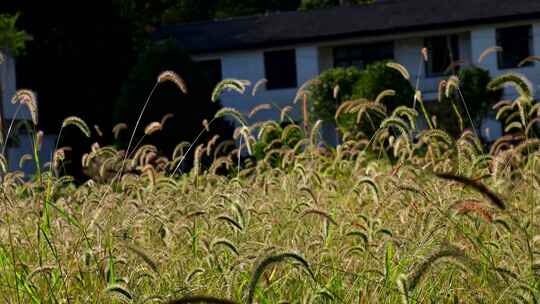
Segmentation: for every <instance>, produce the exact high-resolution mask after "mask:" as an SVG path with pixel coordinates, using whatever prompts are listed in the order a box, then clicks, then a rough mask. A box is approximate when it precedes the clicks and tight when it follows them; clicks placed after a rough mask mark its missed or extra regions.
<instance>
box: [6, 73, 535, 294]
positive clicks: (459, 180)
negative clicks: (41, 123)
mask: <svg viewBox="0 0 540 304" xmlns="http://www.w3.org/2000/svg"><path fill="white" fill-rule="evenodd" d="M387 68H388V70H389V72H394V71H398V72H399V73H400V74H401V75H403V76H404V77H405V78H407V77H408V72H407V71H406V70H405V69H404V68H403V67H402V66H400V65H399V64H396V63H389V64H387ZM165 83H172V84H175V85H176V86H177V87H178V88H179V91H180V92H179V93H181V92H186V90H187V88H186V83H185V82H184V81H183V80H182V79H181V78H180V77H179V76H178V75H176V74H175V73H174V72H171V71H166V72H163V73H161V74H160V75H159V78H158V79H157V82H156V83H155V84H156V86H157V87H156V89H157V90H160V89H161V88H162V86H163V85H165ZM249 85H250V84H249V82H247V81H241V80H232V79H229V80H224V81H223V82H221V83H220V84H219V85H218V86H217V87H216V89H215V90H214V92H213V95H212V100H214V101H215V100H217V99H218V98H219V96H220V94H221V93H222V92H223V91H224V90H231V91H236V92H238V93H243V94H251V93H252V92H249V91H248V89H249ZM463 85H464V84H463V83H462V82H461V80H460V79H459V78H458V77H456V76H452V77H450V78H449V79H448V80H447V81H445V82H443V83H442V85H441V86H440V89H441V93H440V95H441V96H445V97H446V98H450V97H452V96H459V94H457V95H456V94H452V92H453V91H455V90H460V88H461V87H462V86H463ZM502 86H510V87H511V88H513V89H514V90H515V92H517V98H516V99H515V100H511V101H502V102H499V103H497V104H496V105H495V107H494V108H495V109H496V110H497V111H498V113H497V117H498V118H500V119H501V121H502V122H503V124H504V126H505V131H506V132H507V133H508V135H506V136H504V137H502V138H500V139H499V140H498V141H497V142H495V143H494V145H493V146H492V147H491V149H490V150H489V151H488V150H486V148H484V147H483V146H482V145H481V144H480V143H479V139H478V137H477V136H476V135H475V134H474V132H473V131H470V130H461V134H460V136H459V137H457V138H453V137H451V136H450V135H448V134H447V133H446V132H445V131H444V130H442V129H437V128H435V126H434V124H430V126H429V127H428V128H427V129H425V130H418V129H417V128H416V126H415V123H416V118H417V117H418V116H420V115H426V118H427V119H431V118H430V117H429V114H428V113H426V110H425V107H424V106H423V101H422V98H421V93H420V92H416V94H415V96H416V97H415V100H416V101H417V103H418V106H420V108H421V109H423V110H422V111H421V112H420V114H419V113H418V112H417V111H416V109H414V108H411V107H407V106H400V107H397V108H396V109H395V110H394V111H392V112H389V111H387V108H386V106H385V98H387V97H389V96H392V95H393V94H394V93H393V91H391V90H384V91H383V92H381V93H380V94H379V96H377V98H375V100H365V99H359V100H351V101H347V102H344V103H343V104H342V105H341V106H340V107H339V109H338V110H337V113H336V117H337V118H338V119H339V116H340V115H355V116H356V117H357V119H358V120H359V121H361V120H364V119H368V117H378V118H379V120H380V123H379V125H378V128H377V131H376V132H375V133H374V134H373V136H371V137H361V136H360V137H358V135H355V136H354V137H348V136H349V135H348V134H345V135H344V138H343V143H342V144H341V145H339V146H337V147H336V148H333V147H328V146H325V145H324V142H322V141H321V139H320V134H319V128H320V126H321V122H320V121H317V122H315V123H311V122H310V121H309V119H308V117H304V122H303V123H301V125H297V124H295V123H294V120H293V119H292V118H291V117H289V114H288V113H289V112H290V109H291V108H290V107H287V108H284V109H280V111H281V121H267V122H255V123H251V122H250V118H249V117H250V116H251V115H253V114H254V113H255V112H257V111H274V108H273V107H271V106H269V105H259V106H258V107H257V108H255V109H253V111H252V112H251V113H249V114H248V113H239V112H238V111H236V110H234V109H230V108H225V109H222V110H220V111H218V112H217V113H216V115H215V117H216V118H221V117H224V116H227V117H230V118H232V119H233V120H235V121H236V122H237V125H238V126H239V127H238V128H237V129H236V131H235V139H236V140H237V142H236V143H240V146H237V145H236V144H235V141H228V142H227V141H225V142H222V143H220V144H217V138H215V137H214V138H212V139H210V140H209V141H202V140H200V137H198V138H195V139H194V140H193V141H192V142H183V143H180V144H179V145H178V146H177V147H176V149H174V152H173V153H172V155H171V154H165V155H164V154H160V150H159V147H156V146H153V145H140V144H137V142H138V139H139V136H136V137H134V136H133V134H137V133H136V132H135V131H136V130H138V129H144V136H146V137H152V136H154V135H156V134H158V133H159V132H161V131H162V129H164V128H166V127H167V125H166V124H165V123H164V121H165V120H167V117H164V119H163V120H162V121H161V122H152V123H150V124H148V125H147V126H146V127H145V128H143V127H142V126H141V125H140V123H139V122H140V121H139V120H137V121H136V124H135V125H132V126H130V128H128V126H127V125H125V124H120V125H117V126H115V128H114V129H113V132H114V134H115V136H120V134H122V132H125V134H126V135H127V136H128V137H129V138H130V141H129V143H128V146H127V148H126V149H125V150H117V149H116V148H114V147H111V146H103V147H102V146H100V145H99V143H96V144H94V145H92V149H91V151H89V152H88V154H85V155H84V157H83V158H82V160H81V162H82V164H83V167H85V168H86V170H87V173H88V174H89V175H91V176H92V177H93V178H92V179H91V180H89V181H88V182H86V183H84V184H83V185H79V186H77V185H75V184H74V183H73V180H72V178H71V177H70V176H61V175H59V172H61V168H62V166H63V162H65V161H66V153H67V152H68V150H69V149H67V148H60V149H58V150H57V151H56V152H55V154H54V159H53V162H52V163H50V164H47V165H48V169H46V170H44V171H43V172H38V174H36V175H35V176H33V177H25V176H23V174H22V173H21V172H5V170H4V172H3V173H2V188H1V189H2V191H1V194H0V195H1V200H2V207H1V208H0V213H1V222H0V269H2V271H1V275H0V282H1V284H0V297H1V298H2V300H3V301H4V302H7V303H58V302H62V303H108V302H114V301H116V302H117V303H120V302H123V303H160V302H165V303H193V302H197V303H201V302H207V303H255V302H257V303H286V302H294V303H330V302H332V303H334V302H338V303H373V302H387V303H395V302H401V303H470V302H481V303H486V302H489V303H492V302H497V301H498V302H501V303H508V302H518V303H530V302H537V301H538V298H539V297H540V281H539V272H538V271H539V269H540V263H539V261H540V260H539V248H538V246H539V240H540V234H539V231H538V229H539V226H538V220H537V218H536V216H537V215H539V214H538V213H539V212H540V209H539V206H537V202H538V200H539V199H540V175H539V174H538V172H540V163H539V160H540V159H539V156H540V151H539V149H538V145H539V144H540V139H539V138H538V135H539V134H540V133H538V131H539V130H538V129H537V128H536V127H537V125H538V122H539V121H540V103H538V102H535V101H534V100H533V96H534V92H533V87H532V85H531V84H530V83H529V82H528V80H526V79H524V78H523V77H522V76H520V75H516V74H506V75H502V76H500V77H498V78H496V79H494V80H492V81H491V82H490V83H489V84H488V85H487V87H488V89H489V90H497V89H500V88H501V87H502ZM255 87H256V86H255ZM254 90H255V89H254ZM298 96H299V98H297V100H301V102H300V104H301V106H303V107H304V108H306V107H307V103H309V102H311V101H310V99H309V98H308V96H309V94H308V93H307V92H306V91H304V89H301V90H300V91H299V92H298ZM303 96H306V98H302V97H303ZM14 101H15V102H19V103H21V104H23V105H24V106H28V107H29V109H30V110H31V111H32V110H33V111H35V96H34V95H33V93H32V92H31V91H27V90H22V91H19V92H18V93H17V95H16V97H15V99H14ZM302 102H303V104H302ZM454 102H460V100H454ZM153 106H155V105H154V104H153V103H152V99H151V98H150V99H149V102H148V103H147V104H145V107H144V108H143V111H142V112H141V115H142V116H144V114H145V113H146V111H145V110H144V109H147V108H152V107H153ZM304 113H305V114H304V115H305V116H307V115H308V114H307V113H308V111H304ZM455 115H458V116H460V115H461V114H460V112H459V111H457V112H456V113H455ZM215 121H216V120H215V119H210V118H209V119H208V120H207V121H205V122H204V123H203V127H201V134H206V133H207V132H208V131H209V130H210V131H211V130H212V128H213V127H215V126H214V122H215ZM68 129H73V130H77V129H78V130H80V131H81V133H82V135H81V136H86V137H91V136H93V135H92V132H91V130H90V128H89V127H88V126H87V125H86V123H85V122H84V121H83V120H81V119H79V118H76V117H69V118H67V119H65V120H64V122H63V124H62V132H64V131H66V130H68ZM128 130H129V132H128ZM276 130H277V131H278V132H277V133H276V132H275V131H276ZM62 132H61V134H62ZM31 134H33V136H34V135H35V138H36V141H35V143H36V144H35V151H36V153H35V155H37V150H38V149H39V138H40V133H39V132H36V129H35V128H34V129H33V131H32V132H31ZM276 134H277V135H276ZM270 138H272V139H271V140H270ZM98 141H99V138H98ZM260 143H264V147H259V148H257V149H258V150H257V151H254V150H255V149H254V147H255V148H256V147H257V145H260ZM191 152H194V158H193V169H192V170H191V171H190V172H183V174H182V173H181V169H182V168H183V164H184V162H186V159H187V158H186V156H188V155H190V154H191ZM255 152H257V153H259V154H260V153H264V154H263V155H264V157H261V156H259V157H257V158H254V157H251V154H254V153H255ZM27 161H33V162H35V163H36V166H37V167H40V166H39V160H38V159H36V158H35V157H34V156H32V155H25V156H24V157H23V158H22V159H21V160H20V162H21V163H24V162H27ZM0 163H2V164H3V166H4V168H5V160H2V162H0ZM28 178H30V179H28ZM225 299H230V300H225Z"/></svg>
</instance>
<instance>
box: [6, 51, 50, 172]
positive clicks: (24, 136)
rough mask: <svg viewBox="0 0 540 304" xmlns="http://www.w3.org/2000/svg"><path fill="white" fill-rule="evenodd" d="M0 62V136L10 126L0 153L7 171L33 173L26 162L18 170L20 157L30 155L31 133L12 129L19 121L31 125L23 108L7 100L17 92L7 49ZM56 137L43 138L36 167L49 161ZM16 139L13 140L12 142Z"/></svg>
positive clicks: (31, 167) (28, 114)
mask: <svg viewBox="0 0 540 304" xmlns="http://www.w3.org/2000/svg"><path fill="white" fill-rule="evenodd" d="M1 54H2V56H1V57H2V60H0V105H1V107H0V119H1V120H2V130H0V132H2V133H3V136H4V137H6V135H7V132H8V129H9V127H10V125H12V126H13V128H12V130H11V132H10V136H9V138H10V139H11V140H10V141H9V143H10V144H9V145H8V146H6V147H4V145H5V142H4V143H2V144H0V153H1V152H2V151H3V152H4V156H5V157H6V159H7V160H8V166H9V170H22V171H24V172H25V173H33V172H35V162H34V161H27V162H26V163H25V164H24V165H23V168H19V160H20V158H21V157H22V156H23V155H24V154H30V155H33V142H34V138H33V132H31V133H29V132H27V130H26V128H24V127H23V128H19V129H16V128H15V126H17V125H18V123H19V122H21V121H28V122H31V121H32V118H31V114H30V111H29V110H28V109H27V108H26V107H25V106H20V105H19V104H16V105H14V104H12V103H11V100H12V98H13V96H14V95H15V92H16V90H17V82H16V73H15V58H14V57H13V56H11V54H10V52H9V51H7V50H3V51H1ZM55 138H56V136H54V135H45V136H44V138H43V141H42V145H41V150H40V153H39V158H40V164H41V165H42V166H43V164H44V163H46V162H48V161H49V160H50V156H51V155H52V151H53V149H54V142H55ZM13 139H16V140H13Z"/></svg>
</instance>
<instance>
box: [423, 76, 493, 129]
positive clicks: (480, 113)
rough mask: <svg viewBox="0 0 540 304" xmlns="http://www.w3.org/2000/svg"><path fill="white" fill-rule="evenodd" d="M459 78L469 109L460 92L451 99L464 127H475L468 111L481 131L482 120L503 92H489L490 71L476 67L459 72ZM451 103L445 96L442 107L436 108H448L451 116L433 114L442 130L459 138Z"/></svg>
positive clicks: (476, 127) (438, 113)
mask: <svg viewBox="0 0 540 304" xmlns="http://www.w3.org/2000/svg"><path fill="white" fill-rule="evenodd" d="M458 78H459V80H460V92H461V94H462V95H463V100H465V104H466V105H467V109H465V108H464V106H463V102H462V101H461V96H460V93H459V92H457V91H456V92H454V93H455V94H453V95H452V96H450V98H453V99H454V102H455V103H456V105H457V108H458V109H459V111H460V115H461V116H462V119H463V123H464V127H465V128H471V127H473V125H471V121H470V119H469V117H468V114H467V111H468V113H469V114H470V116H471V119H472V121H473V124H474V128H475V129H476V130H479V128H480V126H481V123H482V120H483V119H484V118H485V117H486V116H487V115H488V113H489V111H490V109H491V107H492V106H493V105H494V104H495V103H497V102H498V101H499V100H500V99H501V97H502V91H490V90H488V89H487V88H486V87H487V84H488V83H489V82H490V81H491V77H490V75H489V71H487V70H485V69H482V68H479V67H476V66H470V67H466V68H463V69H461V70H460V71H459V72H458ZM450 102H451V101H450V99H449V98H447V97H446V96H444V95H443V99H442V104H441V106H436V107H435V108H440V107H443V108H446V107H448V109H449V111H446V112H450V113H451V114H450V113H447V114H446V115H444V114H442V112H441V111H437V112H435V113H432V114H435V115H436V116H437V120H438V125H439V127H440V128H442V129H446V130H447V131H448V132H449V133H450V134H452V135H454V136H459V134H460V133H461V130H459V127H458V120H457V117H456V114H455V113H454V112H452V111H451V109H450V108H451V106H450Z"/></svg>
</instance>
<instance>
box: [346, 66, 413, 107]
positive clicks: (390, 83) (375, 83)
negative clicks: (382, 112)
mask: <svg viewBox="0 0 540 304" xmlns="http://www.w3.org/2000/svg"><path fill="white" fill-rule="evenodd" d="M386 63H387V61H379V62H375V63H373V64H370V65H368V66H367V68H366V69H365V70H363V71H362V73H361V76H360V79H358V81H357V82H356V83H355V85H354V90H353V98H354V99H359V98H366V99H368V100H375V99H376V98H377V96H378V95H379V94H380V93H381V92H383V91H384V90H389V89H391V90H394V91H395V92H396V95H395V96H388V97H386V98H384V100H383V104H384V105H385V106H386V107H387V109H388V113H391V112H392V111H393V110H394V109H395V108H396V107H398V106H400V105H407V106H410V105H412V103H413V98H414V89H413V87H412V85H411V83H410V82H409V80H407V79H405V78H403V76H402V75H401V74H400V73H399V72H398V71H396V70H394V69H391V68H389V67H387V66H386Z"/></svg>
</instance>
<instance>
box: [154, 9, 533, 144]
mask: <svg viewBox="0 0 540 304" xmlns="http://www.w3.org/2000/svg"><path fill="white" fill-rule="evenodd" d="M170 37H172V38H174V39H176V40H177V41H178V43H179V45H180V46H182V47H184V48H186V49H187V50H189V51H190V52H191V53H192V55H193V57H194V58H195V59H196V60H198V61H202V62H204V63H205V64H206V65H207V66H208V67H209V68H210V69H212V70H213V73H214V74H218V75H221V78H238V79H248V80H250V81H252V82H253V83H256V82H257V81H258V80H260V79H262V78H265V79H267V80H268V82H267V83H266V85H265V87H262V88H261V89H259V91H258V93H257V95H256V96H251V94H246V95H244V96H239V95H237V94H227V95H225V96H223V98H222V103H223V105H224V106H230V107H234V108H236V109H239V110H240V111H242V112H244V113H247V112H249V110H250V109H252V108H253V107H254V106H255V105H257V104H260V103H268V102H270V103H275V104H277V105H279V106H281V107H283V106H285V105H289V104H291V101H292V100H293V98H294V96H295V94H296V92H297V89H298V88H299V86H300V85H302V84H303V83H304V82H306V81H308V80H310V79H312V78H314V77H316V76H317V75H319V74H320V73H321V72H323V71H325V70H327V69H329V68H332V67H335V66H350V65H354V66H357V67H360V68H362V67H364V66H365V65H366V64H369V63H371V62H373V61H377V60H381V59H393V60H395V61H396V62H399V63H401V64H402V65H404V66H405V67H406V68H407V69H408V70H409V72H410V73H411V81H413V82H415V83H413V86H414V85H416V80H417V79H418V80H419V89H420V90H422V92H423V94H424V99H425V100H426V101H428V102H429V101H431V100H435V99H436V98H437V97H436V96H437V91H438V84H439V82H440V81H441V80H443V79H445V78H447V77H448V75H444V70H445V69H446V68H447V67H448V65H449V64H450V63H451V62H454V61H456V60H458V59H459V60H462V61H463V62H464V65H470V64H475V65H478V66H480V67H483V68H485V69H488V70H489V71H490V74H491V76H492V77H494V76H496V75H499V74H501V73H504V72H508V71H515V72H519V73H522V74H524V75H525V76H527V77H528V78H529V79H530V80H531V81H532V82H533V83H535V84H540V63H533V62H531V63H528V64H526V65H525V66H522V67H518V63H519V62H520V61H521V60H522V59H524V58H526V57H528V56H533V55H540V1H538V0H437V1H434V0H378V1H376V2H375V3H374V4H369V5H361V6H341V7H336V8H332V9H322V10H315V11H310V12H282V13H275V14H267V15H258V16H250V17H241V18H231V19H227V20H215V21H209V22H198V23H190V24H181V25H177V26H172V27H167V28H163V29H161V30H160V32H159V38H160V39H164V38H170ZM494 46H500V47H502V49H503V51H502V52H494V53H491V54H489V55H487V56H486V57H485V58H484V59H483V61H482V62H481V63H479V62H478V58H479V57H480V55H481V54H482V52H484V50H486V49H488V48H491V47H494ZM424 47H427V48H428V49H429V62H428V63H427V64H426V65H424V66H423V67H422V68H420V62H421V57H420V56H421V54H420V53H421V52H420V51H421V49H422V48H424ZM505 94H510V91H507V92H505ZM299 107H300V105H296V107H295V109H296V113H297V115H298V113H299ZM277 115H279V113H278V112H277V111H274V112H271V111H264V112H261V114H260V115H257V117H256V119H270V118H274V119H275V118H276V117H277ZM485 127H489V128H491V129H492V130H491V132H490V133H491V134H490V136H491V137H494V136H497V134H500V127H499V126H498V125H497V124H493V122H487V123H486V125H485V126H484V128H485ZM497 129H499V131H497Z"/></svg>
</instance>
